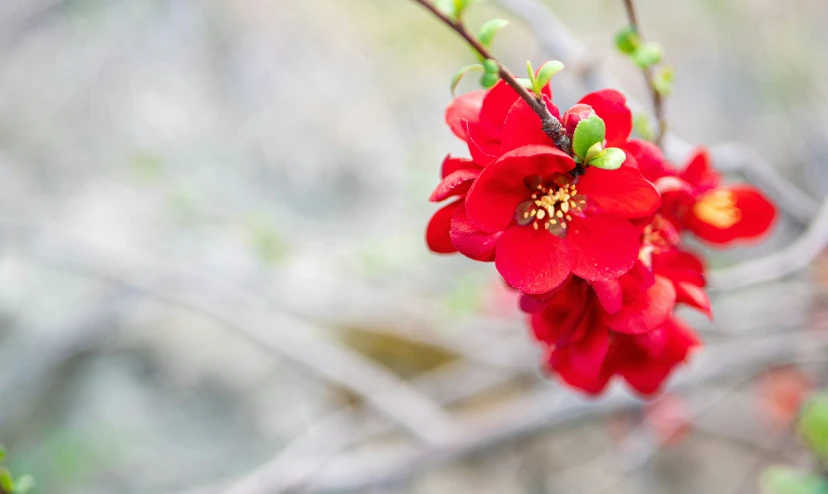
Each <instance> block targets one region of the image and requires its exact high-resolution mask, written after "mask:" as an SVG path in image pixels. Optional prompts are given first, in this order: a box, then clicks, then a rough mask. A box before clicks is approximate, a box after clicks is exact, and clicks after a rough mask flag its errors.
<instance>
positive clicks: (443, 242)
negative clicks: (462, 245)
mask: <svg viewBox="0 0 828 494" xmlns="http://www.w3.org/2000/svg"><path fill="white" fill-rule="evenodd" d="M462 203H463V200H462V199H460V200H457V201H454V202H452V203H449V204H446V205H445V206H443V207H442V208H440V209H438V210H437V212H436V213H434V216H432V217H431V220H429V222H428V227H426V244H428V248H429V249H431V250H432V252H436V253H438V254H451V253H452V252H457V249H455V248H454V245H452V244H451V238H450V237H449V228H450V226H451V217H452V216H453V215H454V210H455V209H457V208H458V207H459V206H460V204H462Z"/></svg>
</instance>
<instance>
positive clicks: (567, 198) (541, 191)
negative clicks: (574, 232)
mask: <svg viewBox="0 0 828 494" xmlns="http://www.w3.org/2000/svg"><path fill="white" fill-rule="evenodd" d="M584 204H586V199H585V197H584V196H583V195H579V194H578V189H577V187H576V186H575V184H563V185H557V184H552V185H551V186H546V185H544V184H538V185H536V186H535V192H534V193H533V194H532V197H531V199H530V200H528V201H524V202H522V203H520V204H519V205H518V207H517V211H516V212H515V219H516V220H517V222H518V224H519V225H529V224H530V223H531V224H532V227H533V228H534V229H535V230H539V229H540V228H541V226H542V227H543V228H544V229H546V230H549V231H551V232H552V233H555V234H562V233H564V232H565V230H566V222H567V221H572V216H571V213H575V212H580V211H581V208H582V207H583V205H584Z"/></svg>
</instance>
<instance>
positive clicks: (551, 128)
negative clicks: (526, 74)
mask: <svg viewBox="0 0 828 494" xmlns="http://www.w3.org/2000/svg"><path fill="white" fill-rule="evenodd" d="M414 1H415V2H417V3H419V4H420V5H422V6H423V7H425V8H426V9H428V10H429V11H430V12H431V13H432V14H434V15H435V16H436V17H437V18H439V19H440V20H441V21H442V22H443V24H445V25H446V26H448V27H450V28H451V29H452V30H454V32H456V33H457V34H459V35H460V36H461V37H462V38H463V39H465V40H466V42H467V43H468V44H469V45H471V46H472V48H474V49H475V50H476V51H477V53H479V54H480V55H481V56H482V57H484V58H486V59H489V60H493V61H494V62H495V63H496V64H497V68H498V73H499V75H500V78H501V79H503V80H504V81H505V82H506V84H508V85H509V86H511V87H512V89H514V90H515V92H516V93H518V95H519V96H520V97H521V99H523V101H525V102H526V103H527V104H528V105H529V107H530V108H532V110H534V112H535V113H537V114H538V117H540V119H541V129H543V132H544V133H545V134H546V135H547V136H549V138H550V139H552V141H553V142H554V143H555V146H557V147H558V148H560V149H561V150H562V151H563V152H565V153H566V154H570V155H571V154H572V142H571V141H570V139H569V137H567V136H566V131H565V130H564V128H563V125H561V122H560V121H559V120H558V119H557V118H555V117H554V116H553V115H552V113H551V112H550V111H549V108H547V107H546V104H545V103H544V102H543V99H542V98H537V97H535V96H534V95H533V94H532V93H530V92H529V90H527V89H526V88H525V87H523V86H522V85H521V84H520V82H518V80H517V79H516V78H515V76H514V75H513V74H512V73H511V72H509V69H507V68H506V67H505V66H504V65H503V64H502V63H500V61H499V60H497V59H496V58H494V57H493V56H492V54H491V53H489V50H488V49H487V48H486V47H485V46H483V44H482V43H481V42H480V40H478V39H477V38H476V37H475V36H474V35H472V34H471V33H469V31H468V30H467V29H466V26H465V24H463V22H462V21H460V20H459V19H458V20H454V19H452V18H451V17H449V16H447V15H446V14H444V13H443V12H441V11H440V9H438V8H437V6H436V5H434V3H433V2H431V0H414Z"/></svg>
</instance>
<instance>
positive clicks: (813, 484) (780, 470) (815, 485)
mask: <svg viewBox="0 0 828 494" xmlns="http://www.w3.org/2000/svg"><path fill="white" fill-rule="evenodd" d="M759 485H760V486H761V487H762V492H764V493H765V494H826V493H828V484H826V482H825V480H824V479H822V478H821V477H819V476H818V475H815V474H811V473H808V472H803V471H800V470H796V469H793V468H787V467H771V468H768V469H767V470H765V472H764V473H763V474H762V476H761V478H760V479H759Z"/></svg>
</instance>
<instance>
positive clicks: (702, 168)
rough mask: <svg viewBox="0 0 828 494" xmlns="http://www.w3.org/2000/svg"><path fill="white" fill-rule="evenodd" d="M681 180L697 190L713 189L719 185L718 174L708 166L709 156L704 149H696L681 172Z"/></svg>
mask: <svg viewBox="0 0 828 494" xmlns="http://www.w3.org/2000/svg"><path fill="white" fill-rule="evenodd" d="M681 178H682V179H683V180H684V181H685V182H687V183H689V184H690V185H692V186H694V187H695V188H697V189H703V190H707V189H714V188H716V187H717V186H718V185H719V181H720V177H719V174H718V173H716V171H715V170H713V167H712V166H711V164H710V155H709V154H708V153H707V150H706V149H705V148H701V147H700V148H697V149H696V150H695V151H694V152H693V154H692V155H691V156H690V159H689V160H688V161H687V166H686V167H685V168H684V171H682V172H681Z"/></svg>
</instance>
